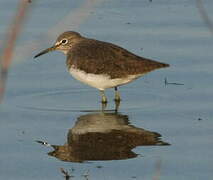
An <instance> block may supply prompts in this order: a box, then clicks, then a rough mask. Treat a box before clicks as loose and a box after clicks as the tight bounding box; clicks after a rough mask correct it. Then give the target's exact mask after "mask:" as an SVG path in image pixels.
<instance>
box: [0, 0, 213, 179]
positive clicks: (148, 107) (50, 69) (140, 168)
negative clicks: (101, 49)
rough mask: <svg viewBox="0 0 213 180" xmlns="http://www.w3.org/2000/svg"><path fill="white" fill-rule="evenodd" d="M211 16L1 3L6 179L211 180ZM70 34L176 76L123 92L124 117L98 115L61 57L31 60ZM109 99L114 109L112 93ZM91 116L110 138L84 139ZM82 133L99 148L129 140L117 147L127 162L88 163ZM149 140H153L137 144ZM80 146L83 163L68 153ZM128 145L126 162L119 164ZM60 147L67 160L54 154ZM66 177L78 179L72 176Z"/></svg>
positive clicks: (82, 3)
mask: <svg viewBox="0 0 213 180" xmlns="http://www.w3.org/2000/svg"><path fill="white" fill-rule="evenodd" d="M212 7H213V1H212V0H178V1H175V0H173V1H170V0H152V1H150V0H134V1H133V0H116V1H112V0H108V1H107V0H78V1H68V0H60V1H57V0H51V1H44V0H19V1H18V0H1V1H0V9H1V10H0V19H1V21H0V22H1V26H0V60H1V61H0V62H1V66H0V70H1V76H0V96H1V104H0V147H1V148H0V177H1V179H9V180H10V179H11V180H14V179H20V180H25V179H26V180H30V179H65V178H67V179H92V180H96V179H97V180H100V179H103V180H112V179H122V180H123V179H152V180H157V179H163V180H167V179H168V180H171V179H173V180H176V179H177V180H180V179H187V180H200V179H205V180H210V179H212V177H213V173H212V172H213V168H212V167H213V166H212V165H213V162H212V158H210V157H212V156H213V153H212V150H211V149H213V143H212V138H213V121H212V117H213V111H212V107H213V83H212V82H213V81H212V75H213V71H212V69H213V62H212V55H213V52H212V49H213V25H212V21H213V12H212ZM67 30H74V31H78V32H80V33H81V34H82V35H84V36H87V37H90V38H94V39H98V40H102V41H107V42H112V43H115V44H117V45H119V46H122V47H124V48H126V49H128V50H129V51H131V52H133V53H135V54H138V55H140V56H144V57H147V58H151V59H154V60H158V61H162V62H165V63H168V64H170V66H171V67H170V68H167V69H161V70H159V71H154V72H152V73H149V74H147V75H146V76H144V77H143V78H140V79H139V80H137V81H135V82H133V83H131V84H128V85H126V86H123V87H121V88H120V91H121V95H122V102H121V105H120V109H119V111H118V112H117V113H116V112H113V111H110V112H104V113H103V112H102V113H103V114H104V117H103V116H100V113H99V112H97V111H99V110H100V109H101V105H100V102H99V100H100V98H99V92H98V91H97V90H96V89H93V88H90V87H89V86H86V85H84V84H81V83H80V82H78V81H76V80H75V79H73V78H72V77H71V76H70V75H69V73H68V72H67V69H66V66H65V60H66V57H65V56H64V55H63V54H61V53H59V52H53V53H49V54H47V55H45V56H42V57H41V58H39V59H36V60H35V59H33V57H34V56H35V55H36V54H37V53H38V52H40V51H41V50H43V49H45V48H47V47H50V46H52V44H53V43H54V42H55V40H56V38H57V36H58V35H59V34H60V33H62V32H64V31H67ZM107 96H108V97H109V100H110V101H109V103H108V107H107V110H112V109H114V106H115V105H114V102H113V97H114V96H113V91H112V90H108V91H107ZM93 111H94V112H93ZM110 113H111V114H110ZM91 116H92V120H91V122H93V121H94V119H95V120H96V121H97V122H98V123H97V126H94V131H95V132H96V133H97V132H98V135H100V134H102V135H104V136H100V137H99V136H98V138H97V134H92V136H91V134H89V135H88V134H87V133H85V134H84V133H82V132H83V130H84V132H87V131H88V129H87V127H88V126H89V125H90V124H89V125H88V124H86V125H85V126H83V127H82V126H78V124H79V122H84V121H86V122H87V121H89V119H88V118H91ZM99 121H100V123H103V122H106V123H104V124H103V125H102V126H101V127H106V129H107V128H108V123H109V122H111V123H115V124H116V127H111V129H107V130H106V129H105V130H104V131H103V129H102V130H100V127H99V126H98V124H99ZM126 128H127V129H129V128H130V129H131V128H133V129H131V130H132V131H134V132H135V133H136V134H134V133H133V134H130V133H129V131H126ZM97 129H98V130H99V131H98V130H97ZM115 129H116V130H118V132H117V131H116V133H115V132H114V130H115ZM74 130H75V131H74ZM79 131H80V132H81V133H82V134H83V135H84V136H83V138H88V139H89V138H92V140H91V139H90V140H91V141H94V142H99V140H100V139H102V138H103V139H104V138H106V139H108V140H112V139H113V138H114V137H117V135H118V137H126V139H123V141H122V142H124V143H123V144H122V146H119V147H116V148H114V149H115V150H116V149H117V150H118V149H119V148H120V147H122V148H121V149H122V150H121V149H119V153H118V152H116V155H117V154H119V157H120V158H118V157H117V156H116V157H115V156H113V157H111V159H110V158H108V159H107V158H106V156H105V159H104V156H103V157H101V158H100V156H99V158H98V157H95V155H96V153H95V154H94V156H93V158H91V157H88V156H83V155H82V153H86V152H92V151H91V149H89V147H88V144H83V145H82V144H81V143H83V142H87V141H83V140H82V139H81V138H82V137H81V138H80V137H78V135H79ZM103 132H104V133H103ZM105 132H108V133H109V132H110V133H111V132H113V133H112V134H110V133H109V134H106V133H105ZM144 132H145V134H144ZM81 133H80V134H81ZM147 133H148V137H149V138H150V137H151V138H152V140H153V138H154V140H155V141H151V142H152V143H151V142H150V143H149V145H148V146H147V141H143V142H137V143H136V142H135V140H136V139H143V138H144V137H147V136H145V135H147ZM76 134H77V135H76ZM149 135H150V136H149ZM160 135H161V136H162V137H160ZM74 137H78V138H77V139H80V140H82V141H77V144H78V143H79V144H80V145H82V146H81V147H84V148H83V150H82V149H81V151H80V152H79V149H78V148H79V146H77V147H78V148H77V151H76V152H79V154H75V153H74V155H76V156H78V158H76V156H74V155H73V154H72V153H73V149H71V151H70V149H69V148H70V147H72V148H74V145H73V144H72V143H73V142H76V141H74V140H72V143H70V139H72V138H74ZM94 138H95V139H94ZM96 138H97V139H96ZM98 139H99V140H98ZM75 140H76V139H75ZM84 140H85V139H84ZM36 141H39V142H40V143H42V142H43V141H44V142H48V143H47V144H46V146H51V145H50V144H53V145H55V146H52V147H45V146H41V145H40V144H38V143H37V142H36ZM118 142H120V141H118ZM133 142H134V143H133ZM159 142H160V143H159ZM102 143H103V142H102ZM106 143H107V142H106ZM110 143H111V142H110ZM164 143H165V144H164ZM79 144H78V145H79ZM124 144H127V145H129V146H128V148H129V149H128V153H129V154H128V156H121V155H123V152H124V147H123V145H124ZM169 144H170V145H169ZM63 145H64V146H63ZM75 145H76V144H75ZM96 145H97V144H94V148H95V149H96V150H98V149H97V148H98V147H99V146H97V147H96ZM99 145H100V144H99ZM110 145H111V144H110ZM112 145H113V144H112ZM114 145H115V143H114ZM161 145H165V146H161ZM62 146H63V148H65V150H66V151H65V150H64V149H63V148H62V152H63V153H65V152H66V153H65V154H62V155H63V156H60V157H63V158H59V155H61V154H57V153H56V154H54V153H50V152H52V151H53V150H56V152H57V150H59V147H60V148H61V147H62ZM107 147H108V146H107ZM113 147H114V146H113ZM113 147H112V149H113ZM55 148H56V149H55ZM57 148H58V149H57ZM67 148H68V150H67ZM99 148H100V147H99ZM88 150H90V151H88ZM100 151H103V149H100ZM106 152H108V151H106ZM89 154H92V153H89ZM126 154H127V153H126ZM126 154H125V155H126ZM65 155H66V156H65ZM71 155H72V156H71ZM97 155H98V153H97ZM105 155H106V154H105ZM64 157H69V158H67V159H65V158H64ZM71 157H75V158H74V160H73V159H71ZM79 157H81V158H80V160H79ZM95 158H96V159H95ZM76 159H77V160H78V162H76V161H77V160H76ZM61 168H62V169H63V170H64V171H67V173H68V174H69V176H73V177H68V176H67V177H64V176H66V173H65V172H64V171H63V170H62V169H61Z"/></svg>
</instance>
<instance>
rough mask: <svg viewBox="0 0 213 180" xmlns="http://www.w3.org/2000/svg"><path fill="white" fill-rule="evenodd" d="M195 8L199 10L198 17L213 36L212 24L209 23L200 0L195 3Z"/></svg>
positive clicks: (209, 20)
mask: <svg viewBox="0 0 213 180" xmlns="http://www.w3.org/2000/svg"><path fill="white" fill-rule="evenodd" d="M196 6H197V8H198V10H199V13H200V16H201V18H202V19H203V21H204V22H205V24H206V25H207V27H208V29H209V31H210V32H211V33H212V35H213V22H212V21H211V19H210V18H209V15H208V13H207V11H206V9H205V7H204V5H203V1H202V0H197V1H196Z"/></svg>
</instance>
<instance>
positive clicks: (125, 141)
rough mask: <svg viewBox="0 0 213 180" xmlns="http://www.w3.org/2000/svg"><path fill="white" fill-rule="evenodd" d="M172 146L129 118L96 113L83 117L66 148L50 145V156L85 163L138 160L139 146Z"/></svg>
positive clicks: (70, 132) (68, 137)
mask: <svg viewBox="0 0 213 180" xmlns="http://www.w3.org/2000/svg"><path fill="white" fill-rule="evenodd" d="M162 145H169V144H168V143H166V142H163V141H162V140H161V135H160V134H159V133H156V132H151V131H147V130H145V129H142V128H138V127H135V126H133V125H130V123H129V118H128V116H127V115H123V114H120V113H117V111H115V112H105V111H102V112H96V113H89V114H85V115H81V116H79V117H78V119H77V121H76V123H75V125H74V127H73V128H71V129H70V130H69V132H68V135H67V143H66V144H65V145H63V146H60V145H51V147H53V148H54V151H52V152H49V153H48V155H50V156H54V157H56V158H58V159H60V160H62V161H68V162H84V161H97V160H121V159H128V158H135V157H137V154H136V153H134V152H133V151H132V149H134V148H135V147H137V146H162Z"/></svg>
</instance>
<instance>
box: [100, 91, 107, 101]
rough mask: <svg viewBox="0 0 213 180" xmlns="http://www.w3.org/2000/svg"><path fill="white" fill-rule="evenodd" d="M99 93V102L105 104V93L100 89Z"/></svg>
mask: <svg viewBox="0 0 213 180" xmlns="http://www.w3.org/2000/svg"><path fill="white" fill-rule="evenodd" d="M100 93H101V102H102V103H103V104H106V103H107V97H106V96H105V93H104V91H103V90H100Z"/></svg>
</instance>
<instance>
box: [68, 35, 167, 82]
mask: <svg viewBox="0 0 213 180" xmlns="http://www.w3.org/2000/svg"><path fill="white" fill-rule="evenodd" d="M66 63H67V66H68V68H70V67H71V66H74V67H75V68H78V69H80V70H83V71H85V72H86V73H93V74H106V75H109V76H110V77H111V78H122V77H126V76H128V75H136V74H145V73H148V72H150V71H153V70H155V69H159V68H164V67H168V66H169V65H168V64H165V63H160V62H156V61H153V60H150V59H147V58H144V57H140V56H137V55H135V54H133V53H131V52H129V51H127V50H125V49H124V48H121V47H119V46H117V45H114V44H111V43H107V42H103V41H98V40H94V39H87V38H83V37H79V41H78V42H76V43H75V44H73V45H72V47H71V49H70V51H69V52H68V54H67V62H66Z"/></svg>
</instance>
